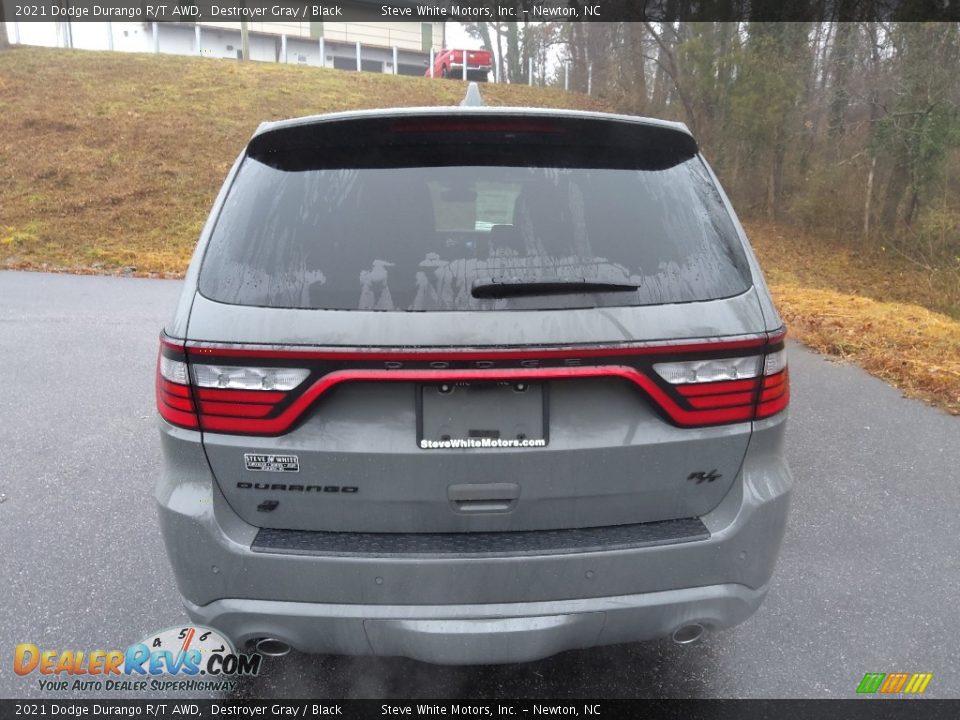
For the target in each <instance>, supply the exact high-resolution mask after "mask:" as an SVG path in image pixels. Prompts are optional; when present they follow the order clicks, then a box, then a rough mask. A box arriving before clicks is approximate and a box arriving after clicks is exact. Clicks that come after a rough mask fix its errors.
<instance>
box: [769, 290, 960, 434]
mask: <svg viewBox="0 0 960 720" xmlns="http://www.w3.org/2000/svg"><path fill="white" fill-rule="evenodd" d="M771 291H772V292H773V294H774V297H775V299H776V301H777V306H778V307H779V309H780V312H781V314H782V315H783V318H784V320H785V321H786V323H787V326H788V327H789V328H790V333H791V335H792V337H794V338H796V339H798V340H800V341H801V342H803V343H804V344H806V345H809V346H810V347H812V348H814V349H815V350H818V351H820V352H822V353H824V354H827V355H833V356H836V357H839V358H842V359H844V360H850V361H852V362H855V363H857V364H858V365H860V366H861V367H863V368H864V369H865V370H867V371H868V372H870V373H871V374H872V375H876V376H877V377H879V378H883V379H884V380H886V381H887V382H889V383H891V384H892V385H895V386H897V387H898V388H900V389H901V390H902V391H903V392H904V393H905V394H906V395H908V396H910V397H913V398H918V399H921V400H925V401H927V402H929V403H931V404H933V405H937V406H939V407H941V408H943V409H944V410H947V411H948V412H950V413H952V414H954V415H960V322H957V321H956V320H953V319H951V318H949V317H947V316H945V315H941V314H939V313H935V312H931V311H930V310H927V309H926V308H923V307H920V306H918V305H907V304H903V303H890V302H878V301H876V300H871V299H870V298H865V297H860V296H856V295H846V294H843V293H840V292H837V291H835V290H821V289H816V288H807V287H801V286H796V285H778V284H774V285H772V286H771Z"/></svg>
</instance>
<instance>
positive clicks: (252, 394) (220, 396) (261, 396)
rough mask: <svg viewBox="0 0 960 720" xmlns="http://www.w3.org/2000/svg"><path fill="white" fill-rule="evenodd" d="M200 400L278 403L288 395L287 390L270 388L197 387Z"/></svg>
mask: <svg viewBox="0 0 960 720" xmlns="http://www.w3.org/2000/svg"><path fill="white" fill-rule="evenodd" d="M194 393H195V394H196V396H197V399H198V400H214V401H217V402H233V403H269V404H271V405H273V404H276V403H278V402H280V401H281V400H283V399H284V398H285V397H287V394H286V393H285V392H271V391H270V390H218V389H216V388H196V389H195V390H194Z"/></svg>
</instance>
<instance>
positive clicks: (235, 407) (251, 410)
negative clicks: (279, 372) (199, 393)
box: [200, 400, 273, 420]
mask: <svg viewBox="0 0 960 720" xmlns="http://www.w3.org/2000/svg"><path fill="white" fill-rule="evenodd" d="M272 411H273V405H248V404H244V403H225V402H203V401H202V400H201V401H200V414H201V416H202V417H203V419H204V420H206V418H207V417H208V416H210V415H224V416H227V417H248V418H262V417H265V416H266V415H269V414H270V413H271V412H272Z"/></svg>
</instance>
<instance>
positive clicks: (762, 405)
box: [757, 348, 790, 419]
mask: <svg viewBox="0 0 960 720" xmlns="http://www.w3.org/2000/svg"><path fill="white" fill-rule="evenodd" d="M789 403H790V371H789V370H788V369H787V351H786V350H785V349H783V348H781V349H779V350H777V351H776V352H772V353H768V354H767V356H766V358H765V360H764V363H763V383H762V384H761V386H760V398H759V401H758V403H757V418H758V419H759V418H765V417H770V416H771V415H776V414H777V413H778V412H781V411H783V410H786V408H787V405H788V404H789Z"/></svg>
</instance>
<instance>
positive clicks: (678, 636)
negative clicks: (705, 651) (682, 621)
mask: <svg viewBox="0 0 960 720" xmlns="http://www.w3.org/2000/svg"><path fill="white" fill-rule="evenodd" d="M703 631H704V627H703V625H701V624H700V623H690V624H689V625H681V626H680V627H678V628H677V629H676V630H674V631H673V634H672V635H671V636H670V637H672V638H673V641H674V642H675V643H676V644H677V645H692V644H693V643H695V642H697V640H699V639H700V638H701V637H703Z"/></svg>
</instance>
